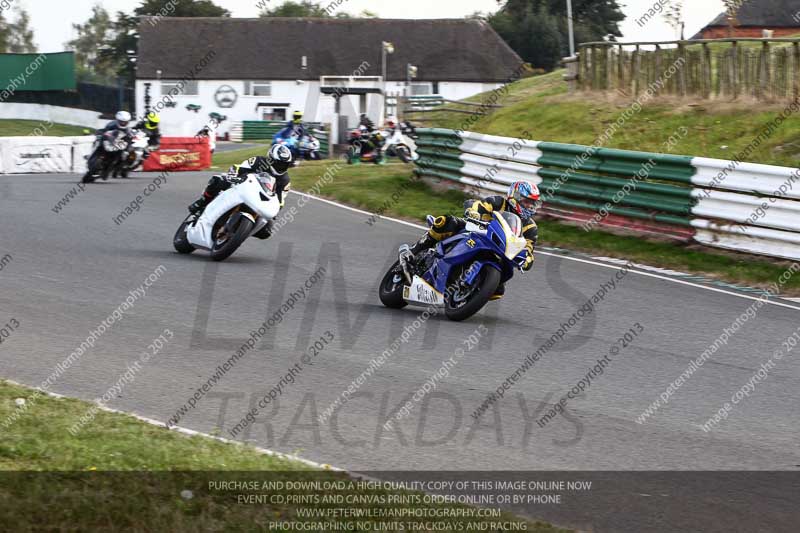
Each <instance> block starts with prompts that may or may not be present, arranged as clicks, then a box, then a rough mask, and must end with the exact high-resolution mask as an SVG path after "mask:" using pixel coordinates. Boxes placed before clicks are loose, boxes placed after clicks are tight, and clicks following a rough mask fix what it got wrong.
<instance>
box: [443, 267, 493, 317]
mask: <svg viewBox="0 0 800 533" xmlns="http://www.w3.org/2000/svg"><path fill="white" fill-rule="evenodd" d="M499 285H500V272H499V271H498V270H497V269H495V268H492V267H490V266H485V267H483V269H482V270H481V271H480V273H479V274H478V277H477V279H475V281H474V282H473V283H472V285H469V286H461V285H460V284H459V285H456V286H455V288H454V289H453V290H450V291H448V292H447V295H446V296H445V299H444V314H445V316H447V318H449V319H450V320H453V321H456V322H460V321H462V320H466V319H468V318H469V317H471V316H472V315H474V314H475V313H477V312H478V311H480V310H481V309H482V308H483V306H484V305H486V303H487V302H488V301H489V298H491V297H492V295H493V294H494V293H495V291H496V290H497V287H498V286H499Z"/></svg>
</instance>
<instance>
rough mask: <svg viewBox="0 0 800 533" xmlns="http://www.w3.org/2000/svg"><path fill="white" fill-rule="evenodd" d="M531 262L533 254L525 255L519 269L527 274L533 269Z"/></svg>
mask: <svg viewBox="0 0 800 533" xmlns="http://www.w3.org/2000/svg"><path fill="white" fill-rule="evenodd" d="M533 262H534V258H533V254H527V255H526V256H525V260H524V262H523V264H522V265H521V266H520V268H521V269H522V270H524V271H525V272H527V271H529V270H530V269H531V268H532V267H533Z"/></svg>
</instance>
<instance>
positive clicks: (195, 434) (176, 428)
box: [0, 379, 347, 472]
mask: <svg viewBox="0 0 800 533" xmlns="http://www.w3.org/2000/svg"><path fill="white" fill-rule="evenodd" d="M0 381H5V382H6V383H11V384H12V385H16V386H18V387H23V388H26V389H31V390H38V391H39V392H41V393H44V394H45V395H47V396H50V397H52V398H58V399H71V400H74V399H76V398H71V397H69V396H64V395H63V394H58V393H57V392H50V391H46V390H42V389H40V388H37V387H31V386H30V385H26V384H24V383H19V382H17V381H14V380H11V379H2V380H0ZM77 399H78V400H80V398H77ZM80 401H86V402H87V403H92V404H94V405H96V406H97V407H98V408H99V409H100V410H101V411H105V412H107V413H116V414H121V415H128V416H132V417H133V418H135V419H136V420H139V421H141V422H144V423H146V424H150V425H151V426H158V427H161V428H164V429H167V430H169V431H177V432H178V433H183V434H184V435H190V436H193V437H205V438H207V439H213V440H216V441H219V442H224V443H225V444H234V445H236V446H247V443H245V442H242V441H238V440H231V439H226V438H225V437H219V436H217V435H211V434H208V433H203V432H202V431H195V430H193V429H189V428H185V427H181V426H167V424H165V423H164V422H161V421H160V420H156V419H155V418H148V417H146V416H141V415H137V414H136V413H131V412H128V411H120V410H119V409H112V408H111V407H106V406H105V405H103V404H100V403H97V402H90V401H88V400H80ZM250 448H251V449H253V450H255V451H256V453H260V454H262V455H269V456H271V457H277V458H279V459H286V460H288V461H297V462H298V463H302V464H304V465H306V466H310V467H312V468H318V469H321V470H333V471H336V472H347V471H346V470H344V469H342V468H336V467H334V466H331V465H329V464H325V463H317V462H314V461H311V460H309V459H303V458H302V457H299V456H297V455H288V454H285V453H281V452H276V451H274V450H268V449H267V448H261V447H259V446H252V445H251V446H250Z"/></svg>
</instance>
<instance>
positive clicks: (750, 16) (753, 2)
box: [706, 0, 800, 28]
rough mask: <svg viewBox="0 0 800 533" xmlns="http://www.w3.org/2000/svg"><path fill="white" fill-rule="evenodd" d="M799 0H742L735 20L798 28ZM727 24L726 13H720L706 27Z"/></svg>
mask: <svg viewBox="0 0 800 533" xmlns="http://www.w3.org/2000/svg"><path fill="white" fill-rule="evenodd" d="M796 14H797V17H798V18H800V0H744V3H743V4H742V7H740V8H739V13H738V14H737V16H736V20H737V22H738V25H739V26H759V27H764V28H800V22H798V21H797V20H795V18H794V17H795V15H796ZM714 26H728V18H727V15H726V14H725V13H724V12H723V13H720V14H719V15H718V16H717V18H715V19H714V20H713V21H711V23H710V24H709V25H708V26H706V27H714Z"/></svg>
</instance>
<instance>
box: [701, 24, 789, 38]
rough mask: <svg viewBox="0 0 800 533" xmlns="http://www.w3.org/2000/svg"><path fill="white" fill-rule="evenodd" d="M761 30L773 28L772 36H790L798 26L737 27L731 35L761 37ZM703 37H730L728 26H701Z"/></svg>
mask: <svg viewBox="0 0 800 533" xmlns="http://www.w3.org/2000/svg"><path fill="white" fill-rule="evenodd" d="M762 30H773V31H774V32H775V33H774V34H773V35H772V36H773V37H791V36H792V35H797V34H798V33H800V28H753V27H738V28H734V30H733V37H755V38H761V37H763V35H762V33H761V32H762ZM701 35H702V38H703V39H726V38H728V37H731V34H730V32H729V28H723V27H712V28H703V30H702V32H701Z"/></svg>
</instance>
